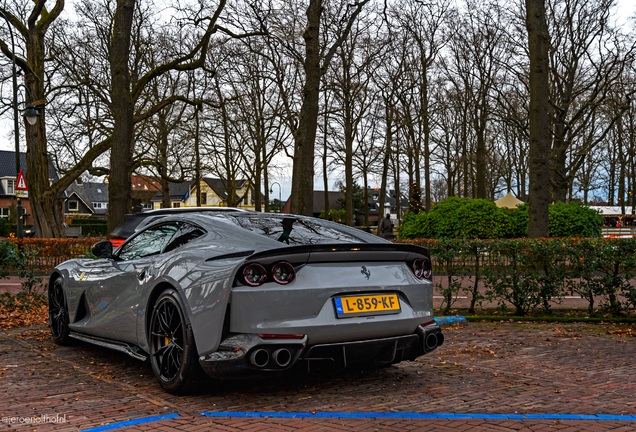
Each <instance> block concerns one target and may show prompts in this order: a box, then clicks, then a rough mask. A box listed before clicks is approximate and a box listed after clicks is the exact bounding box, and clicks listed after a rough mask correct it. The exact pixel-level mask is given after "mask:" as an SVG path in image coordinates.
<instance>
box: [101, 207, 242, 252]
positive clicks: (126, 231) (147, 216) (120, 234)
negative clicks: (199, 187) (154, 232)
mask: <svg viewBox="0 0 636 432" xmlns="http://www.w3.org/2000/svg"><path fill="white" fill-rule="evenodd" d="M245 211H246V210H243V209H240V208H236V207H178V208H168V209H157V210H149V211H146V212H143V213H131V214H127V215H126V218H125V220H124V223H123V224H122V225H120V226H119V227H117V228H115V230H114V231H113V232H112V233H110V242H111V243H112V244H113V247H115V248H117V247H119V246H121V244H122V243H123V242H124V241H126V239H127V238H128V237H130V236H131V235H133V234H134V233H135V232H137V231H139V230H140V229H142V228H143V227H145V226H148V225H149V224H151V223H152V222H154V221H156V220H158V219H161V218H164V217H166V216H174V215H178V214H188V213H206V212H214V213H217V212H245Z"/></svg>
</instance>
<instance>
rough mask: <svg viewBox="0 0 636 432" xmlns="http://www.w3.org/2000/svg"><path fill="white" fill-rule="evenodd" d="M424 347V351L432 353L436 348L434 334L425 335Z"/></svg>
mask: <svg viewBox="0 0 636 432" xmlns="http://www.w3.org/2000/svg"><path fill="white" fill-rule="evenodd" d="M424 345H425V347H424V348H425V351H433V350H434V349H435V348H437V337H436V336H435V334H433V333H430V334H428V335H426V340H425V341H424Z"/></svg>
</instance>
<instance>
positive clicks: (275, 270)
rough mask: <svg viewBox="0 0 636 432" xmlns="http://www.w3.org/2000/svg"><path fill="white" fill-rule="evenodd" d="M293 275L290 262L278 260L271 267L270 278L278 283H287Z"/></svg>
mask: <svg viewBox="0 0 636 432" xmlns="http://www.w3.org/2000/svg"><path fill="white" fill-rule="evenodd" d="M295 276H296V274H295V272H294V267H293V266H292V265H291V264H290V263H287V262H279V263H278V264H274V267H272V278H273V279H274V280H275V281H276V282H278V283H279V284H282V285H285V284H288V283H290V282H291V281H293V280H294V277H295Z"/></svg>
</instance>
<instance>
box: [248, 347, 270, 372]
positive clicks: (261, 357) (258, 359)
mask: <svg viewBox="0 0 636 432" xmlns="http://www.w3.org/2000/svg"><path fill="white" fill-rule="evenodd" d="M250 361H251V362H252V364H253V365H254V366H256V367H260V368H262V367H265V366H267V363H269V353H268V352H267V350H264V349H257V350H256V351H254V352H253V353H252V355H251V356H250Z"/></svg>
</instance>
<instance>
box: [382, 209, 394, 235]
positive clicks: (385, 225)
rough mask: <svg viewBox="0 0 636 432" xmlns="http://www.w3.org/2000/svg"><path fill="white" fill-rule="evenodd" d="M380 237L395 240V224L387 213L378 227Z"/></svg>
mask: <svg viewBox="0 0 636 432" xmlns="http://www.w3.org/2000/svg"><path fill="white" fill-rule="evenodd" d="M378 231H379V232H378V235H379V236H380V237H382V238H385V239H388V238H393V237H394V236H393V224H392V223H391V215H390V214H389V213H387V215H386V217H385V218H384V219H382V221H381V222H380V225H379V226H378Z"/></svg>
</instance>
